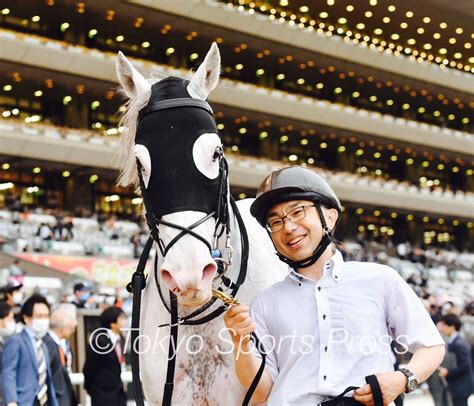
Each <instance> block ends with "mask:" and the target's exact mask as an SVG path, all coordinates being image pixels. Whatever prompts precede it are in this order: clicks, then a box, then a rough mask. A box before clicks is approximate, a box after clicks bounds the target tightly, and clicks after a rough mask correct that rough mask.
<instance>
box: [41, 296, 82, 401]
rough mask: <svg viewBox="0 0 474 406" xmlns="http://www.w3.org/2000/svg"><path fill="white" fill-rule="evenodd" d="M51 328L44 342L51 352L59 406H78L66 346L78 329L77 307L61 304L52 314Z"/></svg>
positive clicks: (52, 370)
mask: <svg viewBox="0 0 474 406" xmlns="http://www.w3.org/2000/svg"><path fill="white" fill-rule="evenodd" d="M71 307H72V309H71ZM50 327H51V329H50V330H49V332H48V334H46V335H45V337H44V339H43V340H44V342H45V344H46V346H47V347H48V351H49V356H50V363H51V372H52V374H53V380H54V388H55V390H56V398H57V399H58V403H59V406H76V405H77V399H76V396H75V394H74V391H73V388H72V384H71V379H70V378H69V371H68V361H69V360H68V358H69V354H68V346H67V345H66V341H67V340H69V338H70V337H71V336H72V335H73V334H74V331H75V330H76V327H77V316H76V308H75V306H74V305H72V304H70V303H62V304H60V305H59V306H58V307H57V308H56V309H55V310H54V311H53V312H52V313H51V319H50Z"/></svg>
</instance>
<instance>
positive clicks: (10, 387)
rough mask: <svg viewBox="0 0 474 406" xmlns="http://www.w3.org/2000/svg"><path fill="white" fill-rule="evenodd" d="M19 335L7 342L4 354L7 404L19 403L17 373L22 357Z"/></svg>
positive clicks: (4, 395)
mask: <svg viewBox="0 0 474 406" xmlns="http://www.w3.org/2000/svg"><path fill="white" fill-rule="evenodd" d="M18 339H19V337H11V338H9V339H8V340H7V341H6V342H5V346H4V347H3V356H2V366H3V371H2V385H3V398H4V402H5V404H6V405H10V404H13V405H14V404H17V403H18V394H17V388H16V374H17V370H18V361H19V359H20V345H19V344H20V343H19V340H18Z"/></svg>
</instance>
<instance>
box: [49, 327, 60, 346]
mask: <svg viewBox="0 0 474 406" xmlns="http://www.w3.org/2000/svg"><path fill="white" fill-rule="evenodd" d="M48 334H49V335H50V337H51V338H52V339H53V340H54V342H55V343H56V344H57V345H61V339H60V338H59V337H58V335H57V334H56V333H55V332H54V331H53V330H49V331H48Z"/></svg>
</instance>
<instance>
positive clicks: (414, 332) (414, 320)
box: [383, 266, 444, 352]
mask: <svg viewBox="0 0 474 406" xmlns="http://www.w3.org/2000/svg"><path fill="white" fill-rule="evenodd" d="M383 272H384V276H385V284H384V300H385V312H386V315H387V324H388V329H389V332H390V334H391V335H392V337H393V338H394V339H395V340H396V341H397V342H398V343H399V344H401V345H402V346H403V347H405V348H408V350H409V351H410V352H415V351H416V350H417V349H418V348H421V347H432V346H435V345H444V340H443V338H442V337H441V335H440V333H439V332H438V329H437V328H436V326H435V324H434V323H433V321H432V320H431V317H430V315H429V314H428V312H427V311H426V309H425V307H424V306H423V303H422V302H421V300H420V298H419V297H418V296H417V295H416V294H415V292H414V291H413V289H412V288H410V286H409V285H408V284H407V283H406V282H405V281H404V280H403V279H402V277H401V276H400V275H399V274H398V273H397V271H395V270H394V269H393V268H390V267H387V266H384V270H383Z"/></svg>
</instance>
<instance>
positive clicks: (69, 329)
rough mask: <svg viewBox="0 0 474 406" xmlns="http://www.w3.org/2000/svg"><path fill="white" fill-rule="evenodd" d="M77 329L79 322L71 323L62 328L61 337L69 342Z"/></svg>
mask: <svg viewBox="0 0 474 406" xmlns="http://www.w3.org/2000/svg"><path fill="white" fill-rule="evenodd" d="M76 327H77V322H76V321H72V320H71V321H70V322H68V324H67V325H66V326H63V327H61V329H60V332H59V336H60V338H65V339H67V340H69V339H70V338H71V336H72V335H73V334H74V331H76Z"/></svg>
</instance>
